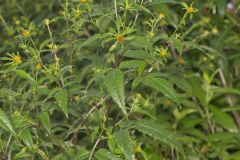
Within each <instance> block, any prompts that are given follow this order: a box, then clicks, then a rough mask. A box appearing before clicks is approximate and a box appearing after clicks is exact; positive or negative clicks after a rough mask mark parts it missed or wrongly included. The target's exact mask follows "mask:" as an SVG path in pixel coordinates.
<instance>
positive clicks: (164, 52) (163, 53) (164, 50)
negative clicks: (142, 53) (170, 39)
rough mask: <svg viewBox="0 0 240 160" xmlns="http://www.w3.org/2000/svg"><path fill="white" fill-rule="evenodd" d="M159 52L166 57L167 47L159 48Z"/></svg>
mask: <svg viewBox="0 0 240 160" xmlns="http://www.w3.org/2000/svg"><path fill="white" fill-rule="evenodd" d="M159 54H160V56H161V57H166V56H167V54H168V51H167V49H163V48H161V49H160V52H159Z"/></svg>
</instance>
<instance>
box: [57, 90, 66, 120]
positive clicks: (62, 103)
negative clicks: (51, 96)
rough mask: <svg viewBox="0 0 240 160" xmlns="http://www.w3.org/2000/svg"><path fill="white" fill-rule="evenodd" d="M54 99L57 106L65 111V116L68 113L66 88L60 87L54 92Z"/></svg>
mask: <svg viewBox="0 0 240 160" xmlns="http://www.w3.org/2000/svg"><path fill="white" fill-rule="evenodd" d="M55 99H56V101H57V104H58V106H59V107H60V109H61V110H62V111H63V112H64V113H65V115H66V116H67V114H68V93H67V90H65V89H61V90H60V91H58V92H57V93H56V94H55Z"/></svg>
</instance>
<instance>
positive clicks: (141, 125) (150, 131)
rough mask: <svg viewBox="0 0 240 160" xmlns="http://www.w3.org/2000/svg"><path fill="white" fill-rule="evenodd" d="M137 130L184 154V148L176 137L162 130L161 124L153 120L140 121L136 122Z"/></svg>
mask: <svg viewBox="0 0 240 160" xmlns="http://www.w3.org/2000/svg"><path fill="white" fill-rule="evenodd" d="M136 129H137V130H138V131H140V132H142V133H144V134H147V135H149V136H151V137H153V138H154V139H156V140H160V141H161V142H164V143H166V144H167V145H169V146H171V147H173V148H175V149H176V150H177V151H179V152H181V153H182V154H183V152H184V151H183V148H182V146H181V144H180V143H179V142H178V140H177V138H176V136H175V135H174V134H173V133H172V132H170V131H168V130H166V129H164V128H162V127H161V126H160V124H159V123H156V122H154V121H151V120H140V121H138V122H136Z"/></svg>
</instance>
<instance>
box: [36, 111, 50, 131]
mask: <svg viewBox="0 0 240 160" xmlns="http://www.w3.org/2000/svg"><path fill="white" fill-rule="evenodd" d="M39 119H40V121H41V122H42V124H43V126H44V127H45V128H46V130H47V131H48V133H50V132H51V122H50V117H49V115H48V113H47V112H43V113H41V114H40V115H39Z"/></svg>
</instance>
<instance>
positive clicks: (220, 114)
mask: <svg viewBox="0 0 240 160" xmlns="http://www.w3.org/2000/svg"><path fill="white" fill-rule="evenodd" d="M210 110H211V111H212V113H213V119H214V120H215V122H216V123H217V124H219V125H220V126H222V127H223V128H225V129H226V130H228V131H229V132H238V129H237V126H236V124H235V123H234V121H233V119H232V117H231V116H229V115H228V114H227V113H225V112H224V111H222V110H221V109H219V108H217V107H214V106H210Z"/></svg>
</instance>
